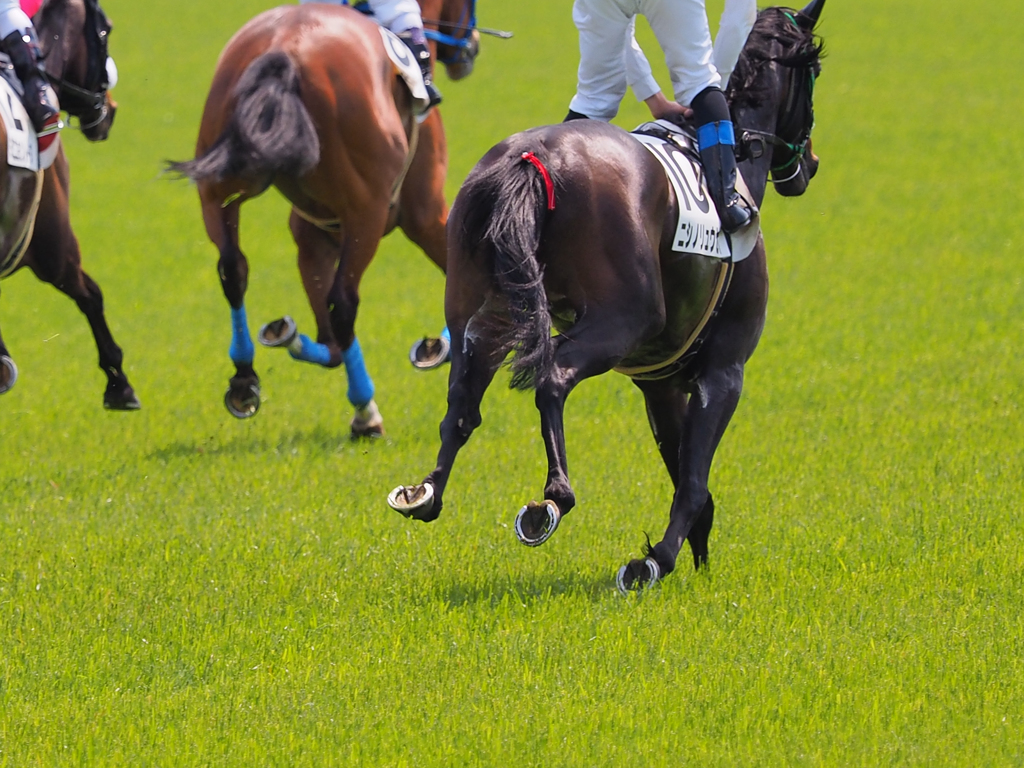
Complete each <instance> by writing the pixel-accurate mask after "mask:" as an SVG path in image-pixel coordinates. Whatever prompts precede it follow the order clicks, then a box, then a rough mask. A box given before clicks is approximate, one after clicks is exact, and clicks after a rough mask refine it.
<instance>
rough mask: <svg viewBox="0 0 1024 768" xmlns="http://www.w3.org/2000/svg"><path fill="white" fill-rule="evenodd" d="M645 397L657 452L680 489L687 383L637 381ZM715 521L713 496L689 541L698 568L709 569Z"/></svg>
mask: <svg viewBox="0 0 1024 768" xmlns="http://www.w3.org/2000/svg"><path fill="white" fill-rule="evenodd" d="M634 383H635V384H636V385H637V386H638V387H639V388H640V390H641V391H642V392H643V393H644V401H645V403H646V406H647V420H648V422H649V423H650V425H651V432H652V433H653V434H654V440H655V442H656V443H657V445H658V452H659V453H660V454H661V458H662V461H664V462H665V468H666V469H667V470H668V474H669V477H671V478H672V487H673V488H678V487H679V471H680V464H679V449H680V448H681V446H682V439H683V425H684V423H685V420H686V413H687V407H688V402H687V400H688V399H689V395H688V393H687V392H686V389H685V388H684V383H683V382H682V381H681V380H680V379H679V377H672V378H669V379H661V380H658V381H636V382H634ZM713 521H714V502H713V501H712V500H711V495H710V493H709V494H708V501H707V503H706V504H705V505H704V510H703V511H702V512H701V514H700V516H699V517H698V518H697V521H696V522H695V523H694V524H693V527H692V528H691V529H690V533H689V534H688V535H687V540H688V541H689V542H690V549H691V550H692V552H693V563H694V566H695V567H696V568H700V567H701V566H702V565H707V561H708V537H709V536H710V534H711V525H712V523H713Z"/></svg>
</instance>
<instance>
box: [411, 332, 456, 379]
mask: <svg viewBox="0 0 1024 768" xmlns="http://www.w3.org/2000/svg"><path fill="white" fill-rule="evenodd" d="M451 351H452V345H451V342H449V341H448V339H446V338H445V337H444V336H440V337H438V338H435V339H432V338H429V337H427V336H424V337H423V338H422V339H420V340H419V341H417V342H416V343H415V344H413V345H412V349H410V350H409V362H410V363H412V364H413V366H415V367H416V368H419V369H420V370H421V371H427V370H430V369H431V368H437V367H439V366H441V365H443V364H444V363H447V362H448V361H449V360H450V359H451Z"/></svg>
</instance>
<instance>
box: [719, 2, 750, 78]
mask: <svg viewBox="0 0 1024 768" xmlns="http://www.w3.org/2000/svg"><path fill="white" fill-rule="evenodd" d="M755 21H757V0H725V10H723V11H722V20H721V22H720V23H719V25H718V34H717V35H716V36H715V69H717V70H718V74H720V75H721V76H722V86H721V87H722V90H723V91H724V90H725V89H726V86H728V84H729V75H731V74H732V71H733V70H734V69H735V68H736V62H737V61H739V58H740V51H742V50H743V46H744V44H745V43H746V42H747V35H749V34H750V30H751V28H752V27H753V26H754V22H755Z"/></svg>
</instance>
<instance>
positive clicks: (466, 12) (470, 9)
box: [423, 0, 477, 64]
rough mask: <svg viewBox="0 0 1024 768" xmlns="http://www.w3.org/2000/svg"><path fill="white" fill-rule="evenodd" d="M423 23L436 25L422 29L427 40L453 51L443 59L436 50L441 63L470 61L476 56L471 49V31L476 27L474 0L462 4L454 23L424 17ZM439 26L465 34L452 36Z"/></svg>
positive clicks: (464, 62)
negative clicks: (434, 27) (457, 18)
mask: <svg viewBox="0 0 1024 768" xmlns="http://www.w3.org/2000/svg"><path fill="white" fill-rule="evenodd" d="M423 24H424V26H426V25H428V24H431V25H436V26H437V29H424V30H423V34H424V35H426V37H427V40H433V41H434V42H435V43H437V44H438V45H443V46H446V47H448V48H452V49H454V51H455V53H454V54H453V55H451V56H447V57H445V58H443V59H442V58H441V56H440V51H438V58H437V60H438V61H439V62H441V63H442V64H466V63H468V62H470V61H472V60H473V58H474V57H475V56H476V52H475V51H474V50H473V31H474V30H476V29H477V26H476V0H469V2H468V3H466V5H465V6H463V9H462V14H461V15H460V16H459V20H458V21H457V22H455V23H454V24H452V23H449V22H445V21H440V20H439V19H424V20H423ZM441 27H448V28H450V29H454V30H462V31H463V32H465V34H464V35H463V36H462V37H454V36H453V35H448V34H445V33H444V32H442V31H441Z"/></svg>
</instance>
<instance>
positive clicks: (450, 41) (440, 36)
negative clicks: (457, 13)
mask: <svg viewBox="0 0 1024 768" xmlns="http://www.w3.org/2000/svg"><path fill="white" fill-rule="evenodd" d="M341 2H342V4H343V5H349V2H348V0H341ZM352 7H353V8H355V9H356V10H357V11H359V12H360V13H365V14H367V15H368V16H369V15H372V14H373V11H372V10H370V4H369V3H367V2H365V0H363V2H357V3H355V4H354V5H353V6H352ZM456 26H458V27H459V28H460V29H464V30H466V32H467V33H472V32H473V30H474V29H476V0H470V3H469V24H466V25H463V24H462V23H461V20H460V23H459V24H458V25H456ZM423 34H424V36H425V37H426V38H427V40H433V41H434V42H435V43H440V44H441V45H447V46H448V47H450V48H455V49H457V50H462V49H463V48H466V47H468V46H469V44H470V39H471V37H472V35H471V34H467V35H466V36H465V37H452V36H451V35H446V34H444V32H439V31H438V30H436V29H424V30H423ZM452 60H453V59H441V63H442V64H444V63H448V62H450V61H452Z"/></svg>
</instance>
